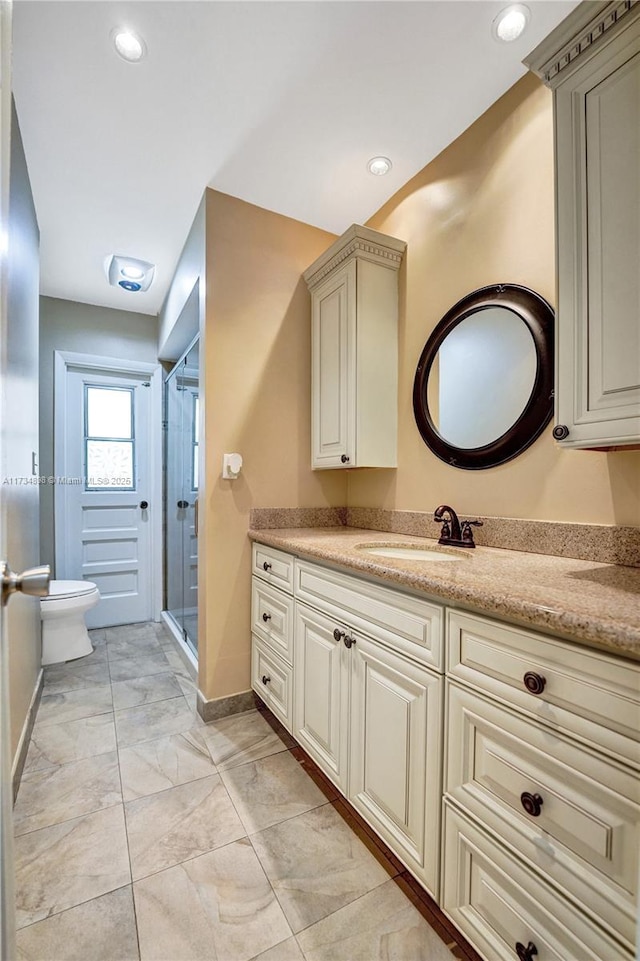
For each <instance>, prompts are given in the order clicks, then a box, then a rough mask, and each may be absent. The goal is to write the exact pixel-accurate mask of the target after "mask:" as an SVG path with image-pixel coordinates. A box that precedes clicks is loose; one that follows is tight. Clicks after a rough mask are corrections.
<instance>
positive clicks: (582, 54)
mask: <svg viewBox="0 0 640 961" xmlns="http://www.w3.org/2000/svg"><path fill="white" fill-rule="evenodd" d="M638 16H640V0H605V2H599V0H583V2H582V3H581V4H580V5H579V6H578V7H576V9H575V10H574V11H573V13H571V14H569V16H568V17H566V18H565V19H564V20H563V21H562V23H560V24H559V25H558V26H557V27H556V29H555V30H553V31H552V32H551V33H550V34H549V36H548V37H546V38H545V39H544V40H543V41H542V43H540V44H538V46H537V47H536V48H535V50H533V51H532V52H531V53H530V54H529V56H528V57H525V59H524V60H523V63H524V65H525V66H526V67H528V68H529V70H532V71H533V72H534V73H535V74H536V75H537V76H538V77H540V79H541V80H543V81H544V83H546V84H547V86H548V87H552V88H553V87H557V86H558V84H559V83H561V82H562V81H563V80H564V79H565V77H567V76H569V74H571V73H573V70H574V69H575V67H576V64H577V63H578V62H580V64H582V63H584V61H585V60H586V59H587V58H588V57H590V56H592V55H593V54H594V53H595V52H596V50H598V49H600V47H601V46H602V42H603V40H605V39H606V40H607V41H608V40H611V39H613V38H614V37H615V36H617V34H618V32H619V29H620V23H621V21H623V20H624V25H625V26H626V25H627V23H628V22H629V19H630V18H634V17H638Z"/></svg>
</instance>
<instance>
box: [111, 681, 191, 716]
mask: <svg viewBox="0 0 640 961" xmlns="http://www.w3.org/2000/svg"><path fill="white" fill-rule="evenodd" d="M112 689H113V708H114V710H115V711H121V710H124V709H125V708H127V707H137V706H138V705H139V704H151V703H152V702H153V701H166V700H167V698H170V697H179V696H180V694H182V693H183V692H182V687H181V686H180V685H179V684H178V682H177V681H176V679H175V677H174V676H173V674H172V673H171V672H169V673H167V674H148V675H145V676H144V677H134V678H131V679H130V680H129V681H115V682H114V684H113V686H112Z"/></svg>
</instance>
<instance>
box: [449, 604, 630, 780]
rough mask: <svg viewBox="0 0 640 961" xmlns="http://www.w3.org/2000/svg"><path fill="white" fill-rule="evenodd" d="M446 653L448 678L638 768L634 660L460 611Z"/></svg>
mask: <svg viewBox="0 0 640 961" xmlns="http://www.w3.org/2000/svg"><path fill="white" fill-rule="evenodd" d="M447 658H448V666H449V676H450V677H454V678H456V679H457V680H460V681H462V682H464V683H466V684H472V685H473V686H474V687H477V688H480V689H481V690H483V691H485V692H486V693H488V694H490V695H492V696H493V697H498V698H499V699H500V700H501V701H507V702H508V703H510V704H512V705H513V706H514V707H517V708H518V709H519V710H521V711H524V712H525V713H526V714H528V715H530V716H533V717H535V718H536V719H537V720H539V721H540V722H541V723H543V724H546V725H547V726H550V727H552V728H554V729H556V730H559V731H571V732H572V733H573V734H575V735H577V736H579V737H580V738H582V739H583V740H585V741H588V742H590V743H591V744H593V745H594V746H596V747H597V748H599V749H601V750H605V751H607V752H608V753H610V754H612V755H613V756H615V757H618V758H621V759H622V760H624V761H626V762H627V763H631V764H634V765H636V766H638V767H640V744H639V743H638V741H639V739H640V664H637V663H635V662H633V661H624V660H622V659H620V658H616V657H613V656H611V655H608V654H604V653H601V652H600V651H594V650H591V649H590V648H587V647H580V646H578V645H576V644H570V643H569V642H566V641H561V640H557V639H555V638H549V637H544V636H543V635H541V634H534V633H532V632H530V631H526V630H522V629H520V628H517V627H509V626H507V625H505V624H502V623H499V622H497V621H492V620H489V619H488V618H485V617H480V616H478V615H475V614H466V613H463V612H460V611H449V612H448V655H447ZM527 682H528V683H529V684H531V686H533V687H534V688H535V686H536V685H538V686H539V687H541V688H542V689H541V693H539V694H536V693H532V692H531V691H530V690H529V689H528V688H527Z"/></svg>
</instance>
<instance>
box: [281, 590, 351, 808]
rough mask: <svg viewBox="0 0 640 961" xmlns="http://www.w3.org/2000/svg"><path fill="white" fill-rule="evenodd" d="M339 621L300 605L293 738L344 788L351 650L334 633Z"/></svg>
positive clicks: (296, 637) (297, 622)
mask: <svg viewBox="0 0 640 961" xmlns="http://www.w3.org/2000/svg"><path fill="white" fill-rule="evenodd" d="M337 626H338V625H337V623H336V622H335V621H334V620H333V619H330V618H328V617H325V616H324V615H323V614H318V613H317V612H316V611H313V610H311V608H308V607H305V605H304V604H297V605H296V629H295V648H296V660H295V664H296V671H295V685H296V694H295V718H294V737H296V738H297V739H298V741H299V742H300V744H301V745H302V747H304V749H305V750H306V751H308V752H309V754H310V755H311V756H312V757H313V759H314V760H315V761H316V763H317V764H319V765H320V767H321V768H322V770H323V771H324V772H325V774H326V775H327V776H328V777H329V778H331V780H332V781H333V782H334V783H335V784H337V785H338V787H340V788H341V789H342V790H343V791H345V792H346V787H347V785H346V765H347V737H348V732H347V717H348V713H347V712H348V681H349V673H348V664H346V665H345V666H344V667H343V663H342V662H343V657H344V654H348V653H349V652H348V651H347V650H346V648H345V647H343V645H342V643H341V642H340V641H336V640H335V639H334V636H333V632H334V630H335V628H336V627H337Z"/></svg>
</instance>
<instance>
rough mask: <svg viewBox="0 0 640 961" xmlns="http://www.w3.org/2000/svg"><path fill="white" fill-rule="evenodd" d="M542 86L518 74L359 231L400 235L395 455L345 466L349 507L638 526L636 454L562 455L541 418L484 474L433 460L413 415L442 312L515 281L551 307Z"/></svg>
mask: <svg viewBox="0 0 640 961" xmlns="http://www.w3.org/2000/svg"><path fill="white" fill-rule="evenodd" d="M552 138H553V134H552V107H551V93H550V91H549V90H547V89H546V88H545V87H543V86H542V84H541V83H540V82H539V81H538V80H537V79H536V78H535V77H533V76H532V75H528V76H526V77H524V78H523V79H522V80H521V81H519V82H518V83H517V84H516V85H515V86H514V87H512V88H511V90H509V91H508V92H507V93H506V94H505V95H504V96H503V97H502V98H501V99H500V100H498V101H497V102H496V103H495V104H494V105H493V106H492V107H491V108H490V109H489V110H488V111H487V112H486V113H485V114H484V115H483V116H482V117H481V118H480V119H479V120H477V121H476V123H474V124H473V126H471V127H470V128H469V129H468V130H467V131H465V133H463V134H462V136H460V137H459V138H458V139H457V140H456V141H455V142H454V143H453V144H451V145H450V146H449V147H448V148H447V149H446V150H444V151H443V152H442V153H441V154H440V155H439V156H438V157H437V158H436V159H435V160H434V161H432V163H430V164H429V165H428V166H427V167H425V168H424V170H422V171H421V172H420V173H419V174H418V175H417V176H416V177H415V178H414V179H413V180H411V181H410V182H409V183H408V184H407V185H406V186H405V187H404V188H403V189H402V190H400V191H399V192H398V193H397V194H396V195H395V196H394V197H393V198H392V200H391V201H389V202H388V203H387V204H386V205H385V206H384V207H383V208H382V209H381V210H380V211H379V212H378V213H377V214H376V215H375V216H374V217H372V218H371V220H370V221H369V222H368V223H369V226H371V227H374V228H376V229H378V230H382V231H384V232H385V233H388V234H392V235H393V236H396V237H399V238H401V239H402V240H405V241H407V244H408V249H407V254H406V260H405V263H404V265H403V268H402V271H401V276H400V289H401V313H400V332H399V336H400V370H399V385H400V394H399V418H400V422H399V451H398V455H399V459H398V469H397V470H394V471H380V470H378V471H350V472H349V484H348V503H349V505H350V506H366V507H369V506H375V507H383V508H397V509H404V510H431V509H433V508H434V507H435V506H436V505H438V504H440V503H442V502H445V503H448V504H452V505H453V506H454V507H455V508H456V510H459V511H460V512H461V513H463V514H465V515H474V514H486V515H502V516H510V517H523V518H534V519H547V520H563V521H577V522H592V523H604V524H614V523H615V524H632V525H640V452H615V453H610V454H605V453H598V452H591V451H565V450H560V449H559V448H558V447H557V446H556V444H555V443H554V441H553V439H552V437H551V425H550V426H549V427H548V429H547V430H546V431H545V433H544V435H543V436H542V437H541V438H539V439H538V440H537V441H536V443H535V444H534V445H533V446H532V447H530V448H529V450H527V451H526V452H525V453H524V454H522V455H521V456H520V457H518V458H516V459H515V460H513V461H511V462H510V463H508V464H504V465H502V466H500V467H496V468H494V469H492V470H486V471H473V472H471V471H461V470H456V469H455V468H452V467H449V466H448V465H447V464H445V463H443V462H442V461H440V460H438V458H436V457H435V456H434V455H433V454H432V453H431V451H430V450H429V449H428V448H427V447H426V446H425V444H424V443H423V441H422V439H421V437H420V435H419V433H418V430H417V427H416V425H415V421H414V417H413V407H412V385H413V378H414V375H415V369H416V364H417V362H418V358H419V356H420V353H421V351H422V348H423V346H424V344H425V342H426V340H427V338H428V336H429V334H430V332H431V331H432V330H433V328H434V327H435V325H436V323H437V322H438V321H439V320H440V318H441V317H442V316H443V314H444V313H445V312H446V311H447V310H448V308H449V307H451V306H452V305H453V304H454V303H455V302H456V301H457V300H459V299H460V298H461V297H462V296H463V295H464V294H466V293H468V292H470V291H472V290H474V289H475V288H477V287H482V286H484V285H486V284H492V283H499V282H508V283H517V284H523V285H525V286H527V287H531V288H533V289H534V290H536V291H538V292H539V293H541V294H542V295H543V296H544V297H546V298H547V300H549V301H550V302H551V303H552V304H553V303H554V302H555V267H554V257H555V252H554V226H553V216H554V198H553V139H552Z"/></svg>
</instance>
